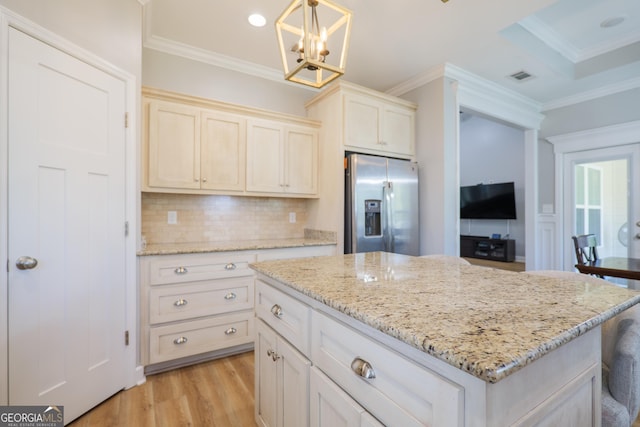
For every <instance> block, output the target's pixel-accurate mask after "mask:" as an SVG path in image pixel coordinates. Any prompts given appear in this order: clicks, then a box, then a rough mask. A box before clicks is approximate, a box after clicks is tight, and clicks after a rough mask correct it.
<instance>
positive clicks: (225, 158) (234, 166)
mask: <svg viewBox="0 0 640 427" xmlns="http://www.w3.org/2000/svg"><path fill="white" fill-rule="evenodd" d="M246 143H247V134H246V120H245V119H244V118H242V117H240V116H235V115H232V114H223V113H218V112H213V111H205V112H203V113H202V139H201V143H200V156H201V157H200V176H201V178H200V179H201V188H202V189H207V190H233V191H244V180H245V164H246V163H245V162H246V160H245V151H246Z"/></svg>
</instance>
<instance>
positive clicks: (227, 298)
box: [224, 292, 237, 301]
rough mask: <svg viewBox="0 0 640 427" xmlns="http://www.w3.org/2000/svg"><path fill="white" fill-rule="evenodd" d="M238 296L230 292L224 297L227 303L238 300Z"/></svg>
mask: <svg viewBox="0 0 640 427" xmlns="http://www.w3.org/2000/svg"><path fill="white" fill-rule="evenodd" d="M236 296H237V295H236V294H235V293H233V292H229V293H228V294H226V295H225V296H224V299H226V300H227V301H229V300H232V299H236Z"/></svg>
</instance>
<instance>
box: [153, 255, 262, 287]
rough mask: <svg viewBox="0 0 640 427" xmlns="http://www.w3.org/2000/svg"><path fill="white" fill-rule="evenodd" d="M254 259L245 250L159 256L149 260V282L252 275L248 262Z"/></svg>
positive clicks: (175, 281) (157, 283) (164, 282)
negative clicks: (239, 251)
mask: <svg viewBox="0 0 640 427" xmlns="http://www.w3.org/2000/svg"><path fill="white" fill-rule="evenodd" d="M254 259H255V256H254V255H253V254H245V253H230V254H208V255H191V254H189V255H175V256H159V257H156V258H153V259H151V260H150V261H149V265H148V268H149V271H148V274H149V284H151V285H164V284H169V283H181V282H195V281H199V280H209V279H221V278H227V277H241V276H252V275H253V270H251V269H250V268H249V263H251V262H253V261H254Z"/></svg>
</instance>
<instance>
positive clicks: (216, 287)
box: [140, 252, 255, 371]
mask: <svg viewBox="0 0 640 427" xmlns="http://www.w3.org/2000/svg"><path fill="white" fill-rule="evenodd" d="M254 260H255V255H254V254H252V253H243V252H236V253H220V254H182V255H160V256H148V257H142V258H141V259H140V284H141V316H142V323H141V329H142V334H141V335H142V340H143V341H142V346H141V354H142V363H143V364H145V365H156V366H155V367H156V368H158V369H162V368H164V367H166V366H170V365H171V362H172V361H175V360H180V359H182V360H183V361H184V358H189V357H199V356H200V355H204V354H207V353H211V352H214V351H220V350H225V349H229V348H236V349H238V350H250V349H251V346H252V344H253V336H254V330H253V325H254V316H253V307H254V295H255V294H254V274H253V270H251V269H250V268H249V263H250V262H253V261H254ZM153 370H154V368H151V369H150V370H149V371H153Z"/></svg>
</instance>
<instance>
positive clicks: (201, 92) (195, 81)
mask: <svg viewBox="0 0 640 427" xmlns="http://www.w3.org/2000/svg"><path fill="white" fill-rule="evenodd" d="M142 84H143V85H144V86H151V87H155V88H159V89H165V90H170V91H174V92H180V93H184V94H188V95H193V96H201V97H204V98H209V99H214V100H216V101H223V102H229V103H233V104H239V105H245V106H250V107H256V108H263V109H266V110H272V111H278V112H282V113H288V114H294V115H297V116H302V117H304V116H306V110H305V108H304V104H305V102H306V101H307V100H309V99H311V98H312V97H313V96H315V95H316V93H317V92H316V91H314V90H309V89H307V88H305V87H304V86H301V85H299V84H295V85H294V84H293V83H284V77H283V82H282V83H281V82H276V81H271V80H265V79H262V78H259V77H255V76H250V75H248V74H243V73H240V72H237V71H231V70H227V69H223V68H220V67H216V66H213V65H210V64H206V63H203V62H198V61H194V60H191V59H187V58H184V57H180V56H176V55H171V54H167V53H164V52H160V51H157V50H153V49H146V48H145V49H143V52H142Z"/></svg>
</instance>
